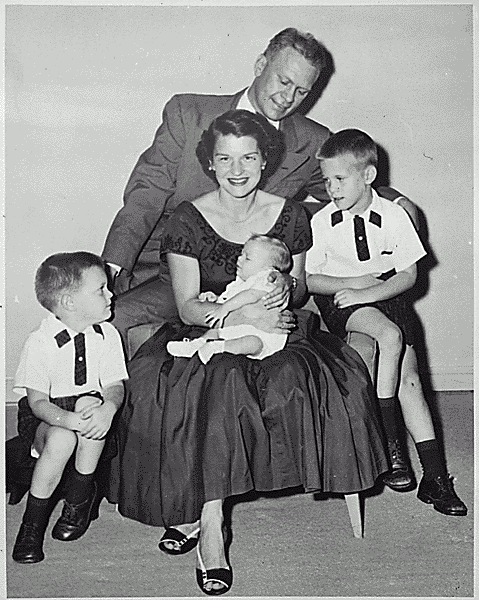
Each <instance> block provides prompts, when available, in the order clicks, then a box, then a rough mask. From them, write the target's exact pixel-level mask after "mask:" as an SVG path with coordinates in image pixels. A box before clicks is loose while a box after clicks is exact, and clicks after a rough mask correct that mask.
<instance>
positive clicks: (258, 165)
mask: <svg viewBox="0 0 479 600" xmlns="http://www.w3.org/2000/svg"><path fill="white" fill-rule="evenodd" d="M265 165H266V162H265V161H264V160H263V157H262V156H261V152H260V150H259V148H258V143H257V141H256V140H255V139H254V138H253V137H251V136H243V137H236V136H235V135H232V134H229V135H220V136H219V137H218V138H217V140H216V144H215V148H214V152H213V162H212V167H213V170H214V171H215V174H216V180H217V182H218V185H219V186H220V188H221V189H222V190H224V191H226V192H228V193H229V194H231V196H234V197H235V198H244V197H245V196H248V194H250V193H251V192H252V191H253V190H254V189H255V188H256V187H257V185H258V183H259V180H260V179H261V171H262V169H263V168H264V167H265Z"/></svg>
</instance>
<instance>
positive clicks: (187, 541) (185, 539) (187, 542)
mask: <svg viewBox="0 0 479 600" xmlns="http://www.w3.org/2000/svg"><path fill="white" fill-rule="evenodd" d="M199 533H200V528H199V527H198V528H197V529H195V530H194V531H192V532H191V533H190V534H189V535H185V534H184V533H181V531H179V530H178V529H175V528H174V527H169V528H168V529H167V530H166V531H165V533H164V534H163V537H162V538H161V540H160V542H159V544H158V548H159V549H160V550H161V551H162V552H165V553H166V554H171V555H172V556H178V555H179V554H186V553H187V552H189V551H190V550H193V548H194V547H195V546H196V544H197V543H198V540H199V537H200V536H199ZM197 534H198V535H197ZM195 536H196V537H195ZM167 543H170V544H176V549H174V548H168V547H167V546H166V544H167Z"/></svg>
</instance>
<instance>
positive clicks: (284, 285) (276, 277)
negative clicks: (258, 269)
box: [263, 271, 293, 310]
mask: <svg viewBox="0 0 479 600" xmlns="http://www.w3.org/2000/svg"><path fill="white" fill-rule="evenodd" d="M268 281H269V282H270V283H274V284H275V288H274V290H271V292H268V293H267V294H266V295H265V296H264V298H263V304H264V305H265V307H266V308H267V309H268V310H269V309H271V308H279V309H280V310H282V309H283V308H286V307H287V306H288V304H289V299H290V296H291V287H292V282H293V278H292V277H291V276H290V275H284V274H283V273H279V272H277V271H273V272H271V273H270V274H269V275H268Z"/></svg>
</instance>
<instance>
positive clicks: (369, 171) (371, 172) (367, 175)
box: [364, 165, 378, 185]
mask: <svg viewBox="0 0 479 600" xmlns="http://www.w3.org/2000/svg"><path fill="white" fill-rule="evenodd" d="M377 174H378V170H377V169H376V167H374V166H373V165H368V166H367V167H366V169H365V171H364V180H365V182H366V183H367V184H368V185H371V183H372V182H373V181H374V180H375V179H376V175H377Z"/></svg>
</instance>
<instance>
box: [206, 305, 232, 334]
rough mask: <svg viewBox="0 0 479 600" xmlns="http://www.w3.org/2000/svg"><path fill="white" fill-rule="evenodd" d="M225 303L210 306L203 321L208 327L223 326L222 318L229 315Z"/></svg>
mask: <svg viewBox="0 0 479 600" xmlns="http://www.w3.org/2000/svg"><path fill="white" fill-rule="evenodd" d="M229 313H230V311H229V310H228V308H227V306H226V304H219V305H216V306H212V307H211V309H210V310H209V311H208V312H207V313H206V315H205V322H206V324H207V325H208V327H210V328H213V327H223V324H224V320H225V319H226V317H227V316H228V315H229Z"/></svg>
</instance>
